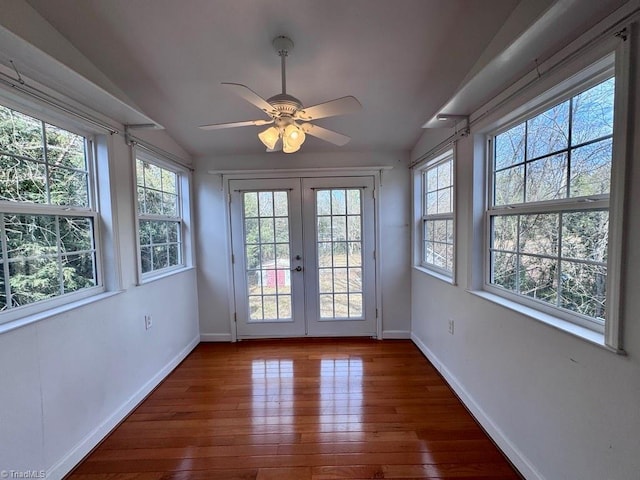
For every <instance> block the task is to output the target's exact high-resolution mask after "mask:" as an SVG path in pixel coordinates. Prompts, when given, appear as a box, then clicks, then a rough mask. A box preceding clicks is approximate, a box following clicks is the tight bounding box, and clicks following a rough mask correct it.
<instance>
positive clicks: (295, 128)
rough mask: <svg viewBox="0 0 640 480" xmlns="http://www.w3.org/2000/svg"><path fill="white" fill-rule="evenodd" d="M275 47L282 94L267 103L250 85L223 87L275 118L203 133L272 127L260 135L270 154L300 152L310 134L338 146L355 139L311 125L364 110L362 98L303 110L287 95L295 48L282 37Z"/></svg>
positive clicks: (215, 127)
mask: <svg viewBox="0 0 640 480" xmlns="http://www.w3.org/2000/svg"><path fill="white" fill-rule="evenodd" d="M273 47H274V48H275V50H276V52H278V55H279V56H280V63H281V68H282V93H279V94H277V95H274V96H273V97H270V98H268V99H266V100H265V99H264V98H262V97H261V96H260V95H258V94H257V93H256V92H254V91H253V90H251V89H250V88H249V87H247V86H246V85H241V84H239V83H226V82H225V83H222V85H224V86H225V87H227V88H228V89H230V90H232V91H233V92H235V93H236V95H239V96H240V97H242V98H244V99H245V100H246V101H247V102H249V103H251V104H252V105H255V106H256V107H258V108H259V109H260V110H262V111H263V112H264V113H266V114H267V115H268V116H269V117H271V118H270V119H264V120H247V121H244V122H231V123H215V124H212V125H201V126H200V127H199V128H201V129H203V130H218V129H222V128H233V127H245V126H251V125H256V126H262V125H271V126H270V127H268V128H267V129H266V130H263V131H262V132H260V133H259V134H258V138H259V139H260V140H261V141H262V143H264V145H265V146H266V147H267V151H268V152H274V151H279V150H280V149H282V151H283V152H284V153H293V152H297V151H298V150H300V146H301V145H302V144H303V143H304V141H305V137H306V135H307V134H309V135H312V136H314V137H317V138H320V139H322V140H324V141H326V142H329V143H333V144H334V145H338V146H342V145H346V144H347V143H348V142H349V140H351V138H350V137H347V136H346V135H343V134H341V133H338V132H334V131H333V130H329V129H326V128H323V127H319V126H318V125H314V124H312V123H309V122H310V121H312V120H317V119H319V118H326V117H333V116H336V115H344V114H347V113H352V112H356V111H358V110H360V109H361V108H362V105H361V104H360V102H359V101H358V99H357V98H355V97H352V96H347V97H341V98H336V99H335V100H330V101H328V102H324V103H319V104H317V105H313V106H310V107H303V106H302V102H300V100H298V99H297V98H296V97H294V96H292V95H289V94H287V77H286V68H285V59H286V58H287V56H288V54H289V52H291V50H292V49H293V42H292V41H291V39H290V38H288V37H285V36H284V35H280V36H278V37H276V38H274V39H273Z"/></svg>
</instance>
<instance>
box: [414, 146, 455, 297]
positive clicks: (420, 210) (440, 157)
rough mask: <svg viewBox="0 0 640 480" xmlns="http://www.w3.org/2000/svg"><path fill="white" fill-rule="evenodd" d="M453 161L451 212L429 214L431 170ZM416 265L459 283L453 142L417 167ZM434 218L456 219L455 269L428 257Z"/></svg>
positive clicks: (415, 203)
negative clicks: (428, 232) (428, 224)
mask: <svg viewBox="0 0 640 480" xmlns="http://www.w3.org/2000/svg"><path fill="white" fill-rule="evenodd" d="M447 162H451V182H450V188H451V212H447V213H436V214H427V205H426V202H427V200H426V199H427V180H426V176H427V172H428V171H430V170H432V169H434V168H437V167H438V166H440V165H442V164H444V163H447ZM413 183H414V191H413V196H414V210H415V212H414V216H415V222H414V228H415V233H414V235H413V241H414V267H415V268H417V269H418V270H420V271H422V272H424V273H427V274H429V275H431V276H434V277H436V278H438V279H440V280H443V281H445V282H448V283H451V284H455V281H456V258H457V239H456V232H457V226H456V218H457V208H456V197H457V181H456V148H455V144H450V145H448V146H446V147H444V148H442V149H440V150H438V151H437V152H435V153H434V154H433V155H431V156H429V157H428V158H427V159H425V160H424V161H423V162H420V163H419V164H417V165H416V166H415V169H414V182H413ZM430 220H451V221H452V228H453V231H452V243H451V247H452V249H453V257H452V264H451V271H449V270H447V269H446V268H442V267H439V266H437V265H435V264H433V263H429V262H427V261H426V260H425V244H426V241H427V239H426V238H425V228H426V222H427V221H430Z"/></svg>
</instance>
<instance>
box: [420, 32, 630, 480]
mask: <svg viewBox="0 0 640 480" xmlns="http://www.w3.org/2000/svg"><path fill="white" fill-rule="evenodd" d="M634 40H635V41H636V42H637V40H638V38H637V36H636V38H635V39H634ZM636 45H637V43H636ZM639 58H640V57H639V56H638V54H637V52H636V55H635V57H634V62H635V65H636V67H637V65H638V59H639ZM635 71H636V72H637V70H635ZM557 75H558V76H562V72H557ZM553 83H554V82H553V79H552V78H548V79H547V80H544V79H543V80H542V81H541V82H539V83H538V84H537V86H536V87H534V89H537V90H538V91H543V90H544V89H545V88H549V86H551V85H552V84H553ZM632 90H633V92H634V94H633V95H632V100H633V101H632V104H631V109H632V111H633V113H634V117H635V118H638V114H640V101H639V100H640V96H639V95H638V94H639V93H640V82H639V81H638V77H637V73H636V74H635V75H634V76H633V77H632ZM531 94H532V93H531V92H529V94H528V95H531ZM521 103H522V97H519V98H516V99H514V100H512V101H511V102H510V103H509V104H508V105H505V106H504V107H502V108H501V109H500V110H499V111H496V112H495V113H494V114H492V115H491V116H490V117H488V118H486V119H485V120H484V121H483V125H485V126H486V125H488V124H490V123H491V122H495V121H496V120H498V119H499V118H500V117H501V116H503V115H505V114H507V113H508V112H509V111H511V110H513V109H514V108H515V107H517V106H518V105H520V104H521ZM480 128H482V125H478V127H477V128H476V127H474V128H472V135H471V136H469V137H467V138H463V139H461V140H460V141H458V143H457V146H458V156H457V179H458V184H457V202H458V203H457V205H458V207H459V209H458V224H457V225H458V231H457V236H456V239H457V248H458V257H457V268H458V279H459V284H458V285H456V286H452V285H449V284H447V283H444V282H442V281H439V280H437V279H435V278H432V277H430V276H428V275H426V274H424V273H422V272H420V271H418V270H415V269H414V270H413V273H412V275H411V280H412V287H411V288H412V305H411V307H412V334H413V338H414V341H415V342H416V343H417V344H418V345H419V347H420V348H421V349H422V350H423V351H424V352H425V353H426V354H427V356H428V357H429V358H430V359H431V360H432V362H433V363H434V364H435V365H436V366H437V367H438V368H439V369H440V371H441V372H442V373H443V375H444V377H445V378H446V379H447V380H448V381H449V382H450V383H451V385H452V386H453V387H454V389H455V390H456V391H457V393H458V394H459V395H460V396H461V398H462V399H463V400H464V401H465V403H466V404H467V406H468V407H469V408H470V409H471V411H472V412H473V413H474V414H475V415H476V417H477V418H478V419H479V420H480V421H481V423H482V424H483V425H484V426H485V428H486V429H487V430H488V432H489V433H490V434H491V435H492V437H493V438H494V439H495V440H496V441H497V442H498V444H499V445H500V446H501V447H502V449H503V450H504V451H505V452H506V453H507V455H508V456H509V457H510V458H511V460H512V461H513V462H514V463H515V465H516V466H517V467H518V468H519V469H520V471H521V472H522V473H523V474H524V475H525V476H526V478H528V479H531V480H533V479H547V480H575V479H580V480H635V479H638V478H640V433H639V432H640V407H639V405H640V404H639V402H640V324H639V323H638V318H640V297H639V296H638V295H637V286H638V285H640V254H639V253H638V251H637V249H636V248H633V247H634V246H635V245H638V244H640V223H639V222H638V218H640V163H639V162H638V159H639V158H640V143H639V142H637V139H638V138H640V123H639V122H637V121H636V122H635V125H634V131H633V132H632V134H633V135H632V136H633V138H634V139H636V141H635V145H634V147H633V151H632V154H631V155H630V163H631V165H630V178H629V180H630V181H629V190H628V195H629V198H628V200H629V201H628V211H627V215H628V217H627V218H628V223H627V229H626V232H625V242H626V244H627V246H628V247H630V248H627V252H626V255H625V257H624V263H625V266H626V273H625V276H624V285H625V288H626V294H625V295H624V297H623V298H624V299H623V305H622V306H623V308H622V310H623V312H624V347H625V350H626V352H627V356H620V355H616V354H614V353H611V352H609V351H606V350H604V349H603V348H600V347H598V346H595V345H593V344H590V343H587V342H586V341H584V340H581V339H579V338H577V337H574V336H572V335H570V334H567V333H564V332H561V331H559V330H556V329H554V328H552V327H550V326H548V325H545V324H542V323H540V322H538V321H536V320H533V319H531V318H528V317H525V316H523V315H521V314H518V313H515V312H513V311H511V310H508V309H505V308H503V307H501V306H499V305H496V304H494V303H491V302H489V301H488V300H485V299H482V298H479V297H478V296H475V295H473V294H471V293H469V292H468V291H467V289H468V288H471V284H470V282H469V280H468V279H469V273H470V269H471V268H472V263H473V262H475V261H476V259H477V256H476V254H475V253H474V252H473V248H474V245H473V244H472V243H471V242H472V238H473V229H472V226H473V221H474V217H473V215H472V212H471V206H472V193H473V191H474V188H475V189H476V191H478V190H477V189H478V188H482V186H481V185H474V182H473V169H474V162H475V165H476V167H477V166H478V162H482V158H481V156H480V157H479V156H478V154H477V152H476V153H474V142H475V141H478V140H480V142H481V143H482V138H481V136H478V135H476V133H477V132H478V130H479V129H480ZM437 136H438V135H435V134H433V133H432V134H430V138H428V139H427V140H425V139H423V140H422V141H421V142H420V143H419V148H418V149H416V150H415V151H414V152H413V158H418V157H419V156H420V154H421V153H424V152H426V151H428V149H429V148H430V147H431V146H433V145H434V144H436V143H437V140H435V139H434V137H437ZM440 136H442V135H440ZM425 138H426V137H425ZM480 168H482V167H480ZM449 319H452V320H454V322H455V331H454V334H453V335H450V334H449V333H448V331H447V322H448V320H449Z"/></svg>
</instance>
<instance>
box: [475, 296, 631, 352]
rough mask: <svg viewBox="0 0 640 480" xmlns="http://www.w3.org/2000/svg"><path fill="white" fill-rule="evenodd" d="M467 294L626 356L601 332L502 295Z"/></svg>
mask: <svg viewBox="0 0 640 480" xmlns="http://www.w3.org/2000/svg"><path fill="white" fill-rule="evenodd" d="M467 292H469V293H471V294H472V295H475V296H477V297H480V298H483V299H485V300H488V301H490V302H492V303H495V304H498V305H500V306H502V307H505V308H508V309H509V310H512V311H514V312H517V313H520V314H522V315H524V316H526V317H529V318H532V319H534V320H537V321H539V322H542V323H545V324H547V325H549V326H551V327H553V328H555V329H557V330H560V331H563V332H565V333H569V334H571V335H573V336H575V337H578V338H580V339H582V340H584V341H586V342H588V343H590V344H592V345H596V346H598V347H600V348H603V349H605V350H607V351H609V352H613V353H616V354H618V355H625V352H624V351H623V350H616V349H615V348H612V347H610V346H608V345H607V344H606V343H605V338H604V334H602V333H600V332H595V331H593V330H590V329H588V328H586V327H582V326H580V325H576V324H574V323H571V322H569V321H568V320H564V319H562V318H558V317H555V316H553V315H549V314H547V313H544V312H541V311H539V310H536V309H534V308H531V307H527V306H525V305H521V304H519V303H517V302H514V301H512V300H509V299H506V298H503V297H501V296H500V295H496V294H494V293H490V292H487V291H484V290H467Z"/></svg>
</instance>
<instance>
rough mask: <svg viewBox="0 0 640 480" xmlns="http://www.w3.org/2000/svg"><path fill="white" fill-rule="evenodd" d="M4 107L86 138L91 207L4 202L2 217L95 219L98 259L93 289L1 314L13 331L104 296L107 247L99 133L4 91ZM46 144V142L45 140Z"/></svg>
mask: <svg viewBox="0 0 640 480" xmlns="http://www.w3.org/2000/svg"><path fill="white" fill-rule="evenodd" d="M0 104H1V105H2V106H3V107H5V108H8V109H10V110H13V111H16V112H18V113H21V114H23V115H26V116H28V117H31V118H34V119H35V120H37V121H39V122H41V123H44V124H46V125H51V126H53V127H56V128H59V129H61V130H65V131H67V132H70V133H73V134H75V135H78V136H81V137H83V138H84V151H85V162H86V175H87V206H77V205H74V206H72V205H55V204H50V203H46V204H45V203H35V202H26V201H25V202H17V201H16V202H14V201H10V200H0V212H1V213H2V215H5V214H9V215H11V214H15V215H34V216H54V217H82V218H88V219H91V222H92V238H91V241H92V244H93V245H92V247H93V248H92V249H90V252H91V253H93V256H94V269H95V283H96V284H95V285H93V286H90V287H85V288H82V289H80V290H76V291H74V292H69V293H63V294H61V295H56V296H54V297H51V298H47V299H44V300H38V301H35V302H32V303H28V304H25V305H21V306H19V307H12V308H7V309H6V310H4V311H2V312H0V327H2V330H4V329H5V328H6V327H9V328H11V324H13V323H15V322H16V321H17V320H19V319H23V318H25V317H32V316H38V318H39V317H40V316H41V315H45V316H46V315H47V312H48V311H53V310H57V309H59V308H63V307H65V306H72V304H74V303H84V302H82V301H83V300H85V299H87V298H89V297H93V296H96V295H99V294H101V293H104V292H105V290H106V287H105V278H104V274H105V272H104V265H103V252H104V245H103V240H102V229H101V215H102V214H101V210H100V195H99V192H98V185H97V175H98V169H97V159H98V152H97V142H96V134H95V132H94V131H93V130H92V129H91V127H89V126H87V125H84V124H83V123H82V122H79V121H77V120H75V119H71V118H69V117H68V116H66V115H64V114H58V113H57V112H53V111H50V110H49V109H48V108H44V107H41V106H38V105H35V104H32V103H31V102H28V101H26V100H24V99H23V98H21V97H19V96H14V95H6V94H5V92H3V91H0ZM43 141H45V140H44V138H43ZM12 156H13V155H12ZM18 158H19V157H18ZM43 162H45V160H43ZM38 163H40V161H38ZM46 165H48V163H46ZM45 171H48V168H46V169H45ZM0 234H1V235H2V237H3V238H4V222H0ZM60 241H61V240H60V236H59V234H58V236H57V237H56V243H57V245H58V246H59V244H60ZM0 248H2V249H3V250H4V248H5V246H4V241H1V242H0ZM56 256H57V258H58V259H59V258H60V256H61V254H60V252H59V251H58V252H57V254H56ZM3 258H7V257H6V251H3ZM4 268H5V270H4V271H3V272H2V275H4V273H5V272H6V269H8V266H7V267H4ZM7 278H9V277H7ZM5 288H6V287H5Z"/></svg>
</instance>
